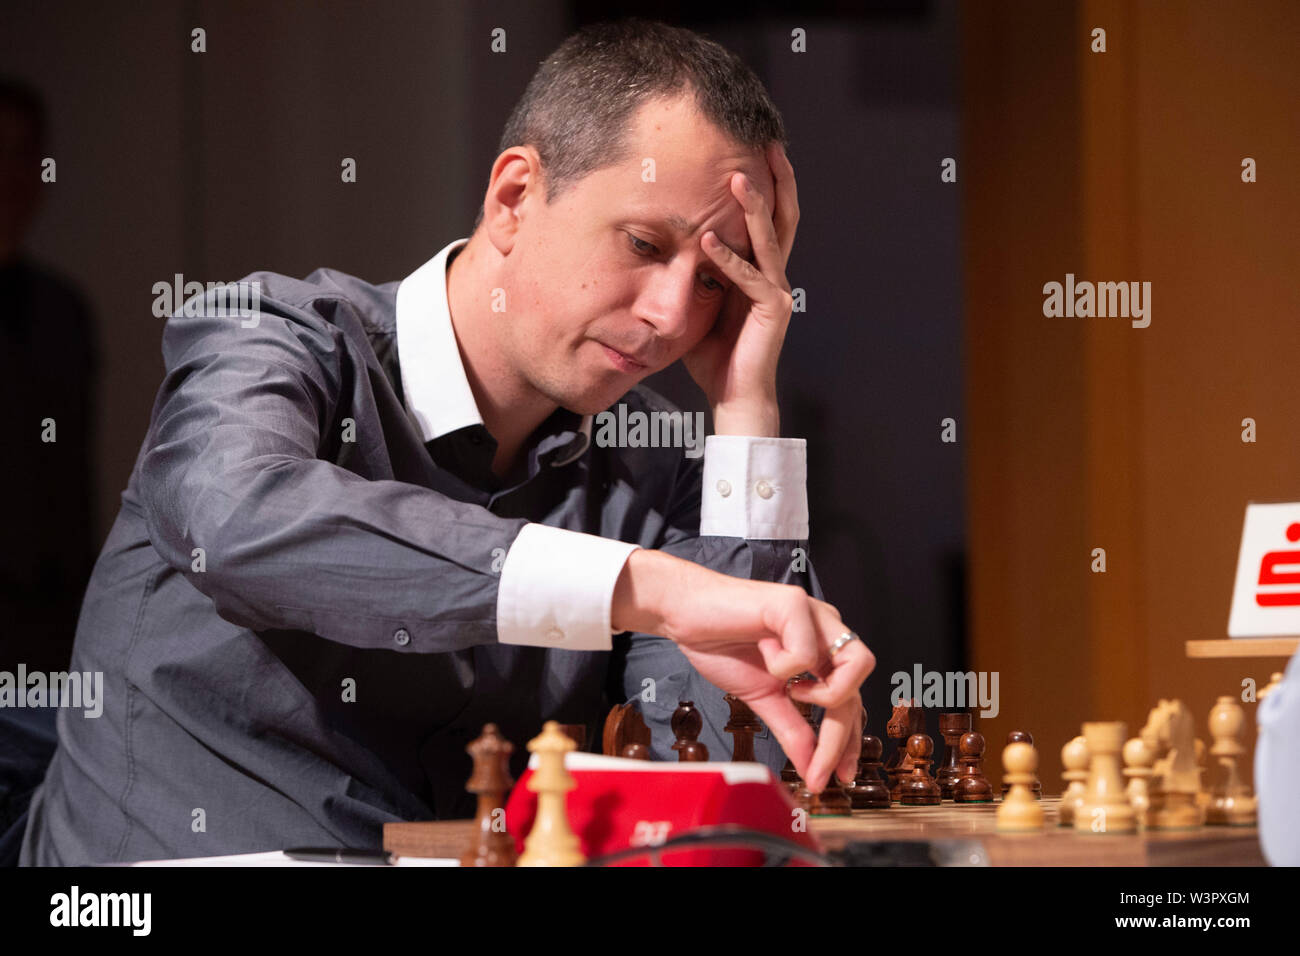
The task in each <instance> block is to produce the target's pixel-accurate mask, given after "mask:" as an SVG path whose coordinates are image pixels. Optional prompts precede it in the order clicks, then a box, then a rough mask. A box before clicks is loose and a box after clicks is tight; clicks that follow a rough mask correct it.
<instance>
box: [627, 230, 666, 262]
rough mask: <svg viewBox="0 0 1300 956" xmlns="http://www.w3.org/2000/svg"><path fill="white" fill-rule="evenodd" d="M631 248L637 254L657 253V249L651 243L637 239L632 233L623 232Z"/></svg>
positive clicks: (652, 254)
mask: <svg viewBox="0 0 1300 956" xmlns="http://www.w3.org/2000/svg"><path fill="white" fill-rule="evenodd" d="M625 235H626V236H627V239H628V242H629V243H630V244H631V246H632V250H633V251H634V252H635V253H636V254H637V255H639V256H655V255H658V254H659V249H658V247H657V246H655V245H654V244H653V243H649V242H646V241H645V240H644V239H638V238H637V237H636V236H634V235H632V233H630V232H629V233H625Z"/></svg>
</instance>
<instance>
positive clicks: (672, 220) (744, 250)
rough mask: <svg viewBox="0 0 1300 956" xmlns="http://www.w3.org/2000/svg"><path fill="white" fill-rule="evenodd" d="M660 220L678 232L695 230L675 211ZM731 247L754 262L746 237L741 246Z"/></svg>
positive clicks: (715, 232) (744, 257) (742, 256)
mask: <svg viewBox="0 0 1300 956" xmlns="http://www.w3.org/2000/svg"><path fill="white" fill-rule="evenodd" d="M661 221H662V222H664V223H667V224H668V225H669V226H671V227H672V228H673V229H675V230H676V231H678V232H685V233H690V232H694V231H695V227H693V226H692V225H691V224H690V223H689V222H687V221H686V220H685V219H683V218H682V217H681V216H679V215H677V214H676V213H673V214H672V215H670V216H665V217H664V218H663V219H662V220H661ZM713 232H714V234H715V235H716V234H717V230H716V229H715V230H713ZM718 238H719V239H722V237H721V236H718ZM722 241H723V243H724V244H726V245H727V246H729V247H731V243H729V242H727V241H726V240H725V239H723V240H722ZM731 249H732V251H733V252H735V253H736V254H737V255H739V256H740V258H742V259H744V260H745V261H746V262H748V263H749V264H750V265H753V264H754V250H753V249H752V248H751V247H750V244H749V241H748V239H746V241H745V242H744V243H742V244H741V247H740V248H739V249H736V248H734V247H731Z"/></svg>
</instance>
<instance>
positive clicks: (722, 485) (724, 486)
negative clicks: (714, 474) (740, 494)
mask: <svg viewBox="0 0 1300 956" xmlns="http://www.w3.org/2000/svg"><path fill="white" fill-rule="evenodd" d="M718 494H720V495H722V497H724V498H725V497H727V495H729V494H731V482H729V481H728V480H727V479H726V478H719V479H718Z"/></svg>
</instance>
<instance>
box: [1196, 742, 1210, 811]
mask: <svg viewBox="0 0 1300 956" xmlns="http://www.w3.org/2000/svg"><path fill="white" fill-rule="evenodd" d="M1192 748H1193V751H1194V752H1195V754H1196V769H1197V771H1198V772H1199V774H1200V776H1198V777H1197V778H1196V779H1197V780H1205V741H1204V740H1202V739H1201V738H1200V737H1197V738H1196V739H1195V740H1193V741H1192ZM1196 805H1197V806H1198V807H1200V808H1202V809H1205V808H1206V807H1208V806H1209V805H1210V791H1208V790H1206V789H1205V788H1204V787H1202V788H1201V789H1199V790H1197V791H1196Z"/></svg>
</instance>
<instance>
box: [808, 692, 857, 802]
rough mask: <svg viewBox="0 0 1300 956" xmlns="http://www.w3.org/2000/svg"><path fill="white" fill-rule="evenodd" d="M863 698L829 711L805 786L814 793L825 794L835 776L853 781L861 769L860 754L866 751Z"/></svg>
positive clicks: (843, 780)
mask: <svg viewBox="0 0 1300 956" xmlns="http://www.w3.org/2000/svg"><path fill="white" fill-rule="evenodd" d="M861 710H862V703H861V699H860V698H855V699H854V700H851V701H848V702H847V703H845V704H842V705H840V706H839V707H835V708H832V709H830V710H827V711H826V716H824V717H823V718H822V723H821V728H820V730H819V732H818V735H817V747H816V749H815V750H814V751H813V756H812V760H811V762H810V763H809V764H808V773H807V774H806V775H804V778H803V779H804V783H806V784H807V785H808V789H809V790H811V791H812V792H813V793H821V792H822V791H823V790H824V789H826V784H827V783H829V782H830V777H831V773H832V772H834V773H836V775H837V776H838V777H839V779H840V781H841V782H842V783H849V782H851V781H852V780H853V776H854V771H855V770H856V769H857V762H858V753H859V751H860V750H861V748H862V734H861V732H860V729H859V728H860V727H861V726H862V723H861V720H860V718H859V717H858V714H859V712H860V711H861Z"/></svg>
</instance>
